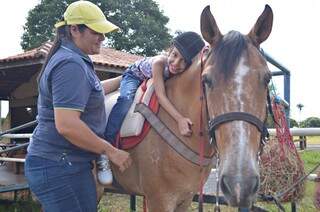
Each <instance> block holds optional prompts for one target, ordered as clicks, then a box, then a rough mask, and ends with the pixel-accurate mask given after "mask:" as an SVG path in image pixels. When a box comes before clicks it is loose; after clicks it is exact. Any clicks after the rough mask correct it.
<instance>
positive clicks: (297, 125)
mask: <svg viewBox="0 0 320 212" xmlns="http://www.w3.org/2000/svg"><path fill="white" fill-rule="evenodd" d="M290 127H299V124H298V122H297V121H296V120H294V119H292V118H290Z"/></svg>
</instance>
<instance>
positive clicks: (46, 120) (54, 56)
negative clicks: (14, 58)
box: [25, 1, 131, 212]
mask: <svg viewBox="0 0 320 212" xmlns="http://www.w3.org/2000/svg"><path fill="white" fill-rule="evenodd" d="M55 27H56V38H55V41H54V43H53V46H52V48H51V50H50V52H49V54H48V56H47V58H46V61H45V63H44V65H43V68H42V70H41V72H40V75H39V79H38V80H39V81H38V83H39V97H38V116H37V121H38V125H37V127H36V128H35V130H34V132H33V136H32V138H31V142H30V145H29V147H28V153H27V156H26V163H25V175H26V178H27V180H28V183H29V186H30V189H31V191H32V192H33V193H34V194H35V196H36V197H37V199H38V200H39V201H40V203H41V205H42V207H43V209H44V211H46V212H51V211H52V212H59V211H90V212H91V211H96V210H97V196H96V186H95V180H94V176H93V174H92V168H93V165H92V161H93V160H95V159H96V158H97V155H99V154H105V155H107V156H108V157H109V159H110V160H111V161H112V162H113V163H114V164H115V165H116V166H117V167H118V168H119V169H120V170H121V171H124V170H125V169H126V168H128V167H129V166H130V164H131V158H130V155H129V153H127V152H125V151H122V150H119V149H116V148H114V147H113V146H112V145H110V144H109V142H107V141H106V140H104V137H103V133H104V130H105V127H106V126H105V125H106V115H105V107H104V92H109V90H112V89H113V88H114V87H117V84H118V83H119V78H117V79H114V80H111V82H110V81H109V83H110V86H108V85H107V84H108V81H106V82H104V83H103V84H101V82H100V80H99V79H98V77H97V75H96V73H95V71H94V67H93V63H92V61H91V60H90V58H89V57H88V55H92V54H98V53H99V52H100V48H101V44H102V42H103V40H104V39H105V37H104V34H106V33H109V32H111V31H114V30H116V29H118V27H117V26H115V25H114V24H112V23H111V22H109V21H108V20H107V19H106V17H105V16H104V14H103V12H102V11H101V10H100V8H99V7H97V6H96V5H95V4H93V3H91V2H89V1H77V2H74V3H72V4H70V5H69V6H68V8H67V9H66V11H65V13H64V18H63V20H62V21H61V22H59V23H57V24H56V25H55Z"/></svg>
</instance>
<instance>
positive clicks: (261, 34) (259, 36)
mask: <svg viewBox="0 0 320 212" xmlns="http://www.w3.org/2000/svg"><path fill="white" fill-rule="evenodd" d="M272 23H273V12H272V9H271V7H270V6H269V5H267V4H266V6H265V7H264V11H263V12H262V14H261V15H260V17H259V18H258V20H257V22H256V23H255V25H254V26H253V28H252V29H251V31H250V32H249V34H248V36H249V38H250V39H251V40H252V41H253V42H254V44H255V45H256V46H259V45H260V44H261V43H262V42H263V41H265V40H266V39H267V38H268V37H269V35H270V33H271V30H272Z"/></svg>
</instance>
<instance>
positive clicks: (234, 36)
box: [212, 31, 248, 78]
mask: <svg viewBox="0 0 320 212" xmlns="http://www.w3.org/2000/svg"><path fill="white" fill-rule="evenodd" d="M247 46H248V41H247V39H246V37H245V36H244V35H242V34H241V33H239V32H237V31H230V32H229V33H227V34H226V35H224V36H223V38H222V39H221V40H220V41H219V42H218V43H217V45H216V46H215V48H214V50H213V52H212V53H213V61H214V62H215V67H216V69H217V70H219V72H221V73H223V74H224V77H225V78H228V77H229V76H230V75H231V73H233V71H234V70H235V67H236V66H237V64H238V63H239V61H240V58H241V56H242V53H243V52H244V51H245V50H246V49H247Z"/></svg>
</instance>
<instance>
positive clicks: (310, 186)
mask: <svg viewBox="0 0 320 212" xmlns="http://www.w3.org/2000/svg"><path fill="white" fill-rule="evenodd" d="M300 156H301V158H302V160H303V161H304V166H305V171H306V173H308V172H309V171H310V170H312V169H313V167H315V166H316V165H317V164H318V163H319V162H320V152H318V151H303V152H300ZM314 189H315V183H314V182H311V181H307V182H306V190H305V195H304V198H303V199H302V200H301V201H300V202H297V211H299V212H316V211H317V209H316V208H315V207H314V206H313V194H314ZM136 205H137V211H143V207H142V197H137V204H136ZM257 206H259V207H262V208H264V209H266V210H268V211H270V212H278V208H277V207H276V206H275V205H274V204H273V203H265V202H258V204H257ZM283 206H284V207H285V209H286V211H291V203H285V204H283ZM129 208H130V198H129V196H128V195H118V194H110V193H108V194H106V195H105V196H104V197H103V199H102V201H101V202H100V204H99V212H124V211H130V210H129ZM196 211H198V203H192V205H191V207H190V208H189V209H188V212H196ZM204 211H206V212H213V211H214V205H212V204H204ZM221 211H224V212H235V211H238V210H237V209H236V208H230V207H226V206H223V207H221Z"/></svg>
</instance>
